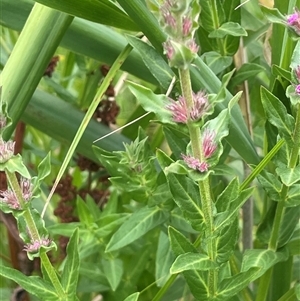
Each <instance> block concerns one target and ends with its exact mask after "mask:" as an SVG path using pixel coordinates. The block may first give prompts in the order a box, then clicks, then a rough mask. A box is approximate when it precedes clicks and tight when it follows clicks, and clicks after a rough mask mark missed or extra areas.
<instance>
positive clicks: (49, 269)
mask: <svg viewBox="0 0 300 301" xmlns="http://www.w3.org/2000/svg"><path fill="white" fill-rule="evenodd" d="M5 174H6V178H7V180H8V183H9V186H10V188H11V189H12V191H13V192H14V193H15V195H16V198H17V200H18V203H19V204H20V205H21V208H25V209H24V213H23V217H24V220H25V223H26V226H27V229H28V232H29V233H30V238H31V239H32V240H40V234H39V231H38V229H37V227H36V224H35V222H34V219H33V216H32V214H31V211H30V209H29V207H27V206H26V203H25V201H24V199H23V195H22V191H21V187H20V185H19V183H18V179H17V177H16V174H15V173H14V172H10V171H8V170H7V169H6V170H5ZM40 258H41V262H42V264H43V266H44V268H45V270H46V273H47V274H48V276H49V278H50V280H51V283H52V284H53V286H54V288H55V289H56V292H57V293H58V294H59V296H62V297H63V296H64V295H65V293H64V290H63V287H62V286H61V284H60V281H59V279H58V277H57V274H56V272H55V270H54V268H53V266H52V264H51V262H50V260H49V258H48V256H47V254H46V253H45V251H43V250H41V251H40Z"/></svg>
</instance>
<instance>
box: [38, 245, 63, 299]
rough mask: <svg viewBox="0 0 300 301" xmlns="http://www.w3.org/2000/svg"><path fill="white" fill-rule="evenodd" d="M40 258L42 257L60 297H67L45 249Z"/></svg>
mask: <svg viewBox="0 0 300 301" xmlns="http://www.w3.org/2000/svg"><path fill="white" fill-rule="evenodd" d="M40 258H41V262H42V265H43V266H44V268H45V271H46V273H47V275H48V277H49V279H50V280H51V283H52V284H53V286H54V288H55V290H56V292H57V294H58V295H59V297H60V298H64V297H65V292H64V289H63V287H62V285H61V283H60V281H59V279H58V276H57V274H56V271H55V269H54V268H53V266H52V264H51V262H50V260H49V258H48V256H47V254H46V253H45V251H41V252H40Z"/></svg>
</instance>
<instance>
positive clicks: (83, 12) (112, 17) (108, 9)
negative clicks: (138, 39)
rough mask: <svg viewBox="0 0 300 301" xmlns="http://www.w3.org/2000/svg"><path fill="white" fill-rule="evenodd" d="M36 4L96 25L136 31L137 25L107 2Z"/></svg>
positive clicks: (75, 0) (45, 0) (76, 0)
mask: <svg viewBox="0 0 300 301" xmlns="http://www.w3.org/2000/svg"><path fill="white" fill-rule="evenodd" d="M36 2H39V3H41V4H43V5H46V6H49V7H51V8H54V9H56V10H59V11H62V12H65V13H67V14H69V15H73V16H76V17H79V18H83V19H86V20H89V21H93V22H96V23H101V24H105V25H108V26H113V27H118V28H122V29H126V30H132V31H134V30H138V27H137V25H136V24H134V22H133V21H132V20H130V18H129V17H128V16H127V15H126V14H125V13H124V12H123V11H122V10H120V9H119V8H118V7H117V6H116V5H115V4H114V3H112V2H111V1H108V0H101V1H98V0H88V1H87V0H83V1H82V0H64V1H60V0H36Z"/></svg>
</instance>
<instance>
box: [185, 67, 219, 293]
mask: <svg viewBox="0 0 300 301" xmlns="http://www.w3.org/2000/svg"><path fill="white" fill-rule="evenodd" d="M179 77H180V83H181V90H182V96H183V97H184V98H185V100H186V104H187V110H188V112H190V110H191V109H192V108H193V94H192V87H191V79H190V72H189V69H179ZM188 129H189V133H190V139H191V146H192V151H193V156H194V157H195V158H197V159H199V160H200V162H203V161H204V155H203V150H202V143H201V132H200V128H199V127H195V126H194V124H193V123H192V122H188ZM199 191H200V199H201V202H202V209H203V215H204V222H205V224H206V236H207V238H208V256H209V258H210V259H211V260H212V261H215V259H216V241H215V238H214V235H213V234H214V233H213V232H214V221H213V201H212V200H213V198H212V195H211V190H210V182H209V178H208V177H207V178H205V179H204V180H202V181H199ZM208 288H209V295H210V296H211V297H213V296H214V295H215V292H216V290H217V272H216V270H210V271H209V280H208Z"/></svg>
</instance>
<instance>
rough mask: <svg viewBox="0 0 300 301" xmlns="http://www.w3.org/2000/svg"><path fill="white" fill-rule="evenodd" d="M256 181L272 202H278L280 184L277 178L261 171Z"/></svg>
mask: <svg viewBox="0 0 300 301" xmlns="http://www.w3.org/2000/svg"><path fill="white" fill-rule="evenodd" d="M257 179H258V181H259V182H260V184H261V185H262V187H263V188H264V189H265V190H266V192H267V194H268V196H269V197H270V198H271V199H272V200H274V201H278V200H280V192H281V189H282V184H281V182H280V181H279V179H278V177H276V176H275V175H274V174H271V173H269V172H267V171H264V170H263V171H262V172H261V174H260V175H258V177H257Z"/></svg>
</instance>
